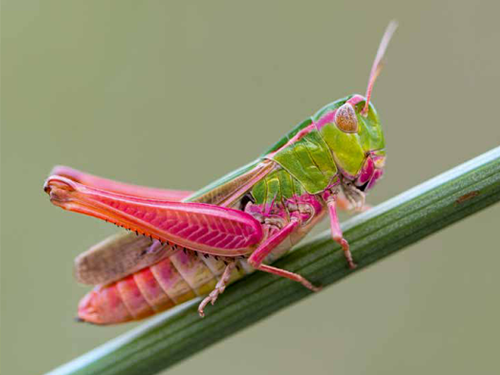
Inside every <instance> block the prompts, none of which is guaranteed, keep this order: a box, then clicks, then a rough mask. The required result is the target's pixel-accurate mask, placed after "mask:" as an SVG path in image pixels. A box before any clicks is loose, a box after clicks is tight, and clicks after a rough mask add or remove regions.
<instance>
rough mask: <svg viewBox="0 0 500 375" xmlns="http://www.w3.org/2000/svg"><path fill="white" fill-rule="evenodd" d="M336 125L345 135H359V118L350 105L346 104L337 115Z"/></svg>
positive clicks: (339, 109)
mask: <svg viewBox="0 0 500 375" xmlns="http://www.w3.org/2000/svg"><path fill="white" fill-rule="evenodd" d="M335 124H336V125H337V127H338V128H339V129H340V130H342V131H343V132H344V133H357V131H358V118H357V116H356V111H355V110H354V108H353V106H352V105H351V104H350V103H345V104H344V105H343V106H341V107H340V108H338V109H337V112H336V113H335Z"/></svg>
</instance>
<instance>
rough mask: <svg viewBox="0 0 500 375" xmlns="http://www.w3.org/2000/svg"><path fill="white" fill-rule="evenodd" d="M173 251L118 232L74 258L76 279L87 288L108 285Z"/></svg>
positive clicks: (139, 237)
mask: <svg viewBox="0 0 500 375" xmlns="http://www.w3.org/2000/svg"><path fill="white" fill-rule="evenodd" d="M173 251H175V250H174V249H173V248H172V246H170V245H161V244H160V243H159V242H158V241H156V240H151V239H150V238H148V237H144V236H136V235H135V233H134V234H131V233H119V234H116V235H114V236H111V237H108V238H107V239H105V240H104V241H101V242H99V243H98V244H96V245H94V246H92V247H91V248H90V249H89V250H87V251H86V252H84V253H82V254H80V255H79V256H77V257H76V259H75V268H74V273H75V278H76V280H77V281H78V282H79V283H82V284H87V285H98V284H109V283H110V282H112V281H116V280H119V279H121V278H123V277H125V276H128V275H129V274H131V273H134V272H136V271H139V270H141V269H142V268H144V267H147V266H149V265H151V264H154V263H156V262H159V261H160V260H162V259H163V258H165V257H167V256H169V255H170V254H172V253H173Z"/></svg>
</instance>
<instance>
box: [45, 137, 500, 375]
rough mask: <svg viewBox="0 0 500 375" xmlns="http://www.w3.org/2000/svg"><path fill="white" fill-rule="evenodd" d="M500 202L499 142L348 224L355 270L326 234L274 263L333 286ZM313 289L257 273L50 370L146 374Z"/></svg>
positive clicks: (346, 229)
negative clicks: (203, 305)
mask: <svg viewBox="0 0 500 375" xmlns="http://www.w3.org/2000/svg"><path fill="white" fill-rule="evenodd" d="M498 200H500V147H498V148H495V149H493V150H491V151H489V152H487V153H485V154H483V155H481V156H479V157H477V158H475V159H473V160H471V161H469V162H467V163H464V164H462V165H460V166H458V167H456V168H453V169H452V170H450V171H448V172H445V173H443V174H442V175H439V176H437V177H435V178H433V179H431V180H429V181H427V182H425V183H423V184H421V185H419V186H417V187H415V188H413V189H411V190H409V191H407V192H405V193H403V194H401V195H398V196H397V197H395V198H392V199H390V200H389V201H387V202H385V203H383V204H381V205H379V206H377V207H375V208H373V209H372V210H370V211H368V212H365V213H363V214H360V215H358V216H356V217H355V218H353V219H351V220H349V221H347V222H345V223H344V225H343V230H344V234H345V236H346V238H347V239H348V240H349V242H350V244H351V250H352V252H353V255H354V258H355V259H356V261H357V263H358V268H357V269H356V270H355V271H351V270H349V269H348V268H347V267H346V263H345V259H344V257H343V254H342V252H341V251H340V248H339V246H338V245H337V244H335V243H333V242H332V241H331V240H330V236H329V233H323V234H322V235H320V236H318V237H316V238H315V239H314V240H312V241H310V242H308V243H305V244H303V245H301V246H300V247H298V248H297V249H296V250H295V251H293V252H292V253H290V254H289V255H288V256H286V257H285V258H283V259H281V260H279V261H278V262H276V263H275V265H276V266H278V267H280V268H285V269H288V270H292V271H295V272H299V273H301V274H302V275H304V276H306V277H307V278H309V279H310V280H311V281H313V282H315V283H317V284H322V285H325V286H326V285H329V284H332V283H334V282H336V281H338V280H340V279H342V278H344V277H346V276H348V275H350V274H352V273H356V272H362V270H363V268H364V267H366V266H368V265H370V264H372V263H375V262H377V261H379V260H381V259H382V258H384V257H386V256H388V255H390V254H392V253H394V252H396V251H398V250H401V249H403V248H405V247H406V246H408V245H410V244H412V243H414V242H416V241H418V240H420V239H422V238H424V237H426V236H428V235H430V234H432V233H434V232H436V231H438V230H440V229H442V228H444V227H446V226H448V225H450V224H452V223H454V222H456V221H458V220H461V219H463V218H465V217H467V216H469V215H471V214H473V213H474V212H477V211H479V210H481V209H483V208H486V207H487V206H489V205H491V204H493V203H495V202H497V201H498ZM310 294H311V293H310V292H308V291H307V290H306V289H305V288H304V287H302V286H301V285H299V284H296V283H293V282H291V281H288V280H285V279H281V278H277V277H274V276H271V275H268V274H264V273H254V274H252V275H250V276H248V277H247V278H245V279H243V280H241V281H239V282H237V283H235V284H233V285H231V286H230V287H229V288H228V289H227V291H226V292H225V293H224V295H222V297H221V298H220V299H219V300H218V301H217V303H216V304H215V306H213V307H209V308H208V309H207V316H206V318H204V319H200V318H199V317H198V313H197V311H196V308H197V304H198V302H199V300H194V301H191V302H190V303H188V304H185V305H182V306H179V307H177V308H175V309H174V310H171V311H169V312H167V313H164V314H162V315H160V316H158V317H156V318H153V319H150V320H149V321H146V322H145V323H144V324H142V325H141V326H139V327H137V328H135V329H133V330H131V331H130V332H128V333H126V334H124V335H122V336H120V337H118V338H116V339H115V340H112V341H110V342H108V343H106V344H104V345H102V346H101V347H98V348H96V349H94V350H92V351H90V352H88V353H87V354H85V355H83V356H81V357H79V358H77V359H75V360H73V361H71V362H69V363H67V364H65V365H63V366H61V367H59V368H57V369H55V370H53V371H52V372H50V373H49V374H50V375H70V374H71V375H76V374H87V375H90V374H99V375H118V374H120V375H134V374H137V375H139V374H140V375H147V374H154V373H156V372H158V371H160V370H163V369H166V368H168V367H170V366H172V365H173V364H175V363H177V362H179V361H181V360H182V359H184V358H187V357H189V356H191V355H193V354H195V353H196V352H198V351H201V350H203V349H204V348H206V347H207V346H209V345H211V344H213V343H215V342H217V341H219V340H221V339H223V338H224V337H227V336H229V335H231V334H233V333H235V332H237V331H239V330H241V329H243V328H245V327H247V326H249V325H250V324H252V323H254V322H256V321H258V320H260V319H262V318H265V317H266V316H269V315H271V314H272V313H274V312H276V311H278V310H280V309H282V308H285V307H286V306H289V305H291V304H293V303H294V302H296V301H298V300H300V299H302V298H305V297H307V296H308V295H310Z"/></svg>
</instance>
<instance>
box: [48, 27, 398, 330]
mask: <svg viewBox="0 0 500 375" xmlns="http://www.w3.org/2000/svg"><path fill="white" fill-rule="evenodd" d="M395 28H396V25H395V23H391V24H390V25H389V27H388V28H387V30H386V33H385V35H384V37H383V39H382V42H381V44H380V47H379V50H378V53H377V56H376V58H375V61H374V63H373V67H372V70H371V73H370V79H369V84H368V88H367V93H366V97H363V96H361V95H351V96H348V97H346V98H343V99H340V100H337V101H335V102H333V103H330V104H328V105H327V106H325V107H323V108H322V109H320V110H319V111H318V112H317V113H316V114H315V115H313V116H312V117H311V118H309V119H307V120H306V121H304V122H302V123H301V124H299V125H298V126H296V127H295V128H294V129H293V130H292V131H291V132H290V133H288V134H287V135H286V136H285V137H283V138H282V139H281V140H280V141H278V142H277V143H276V144H275V145H274V146H273V147H272V148H271V149H270V150H268V151H267V152H265V153H264V154H263V155H261V156H260V157H259V158H258V159H257V160H255V161H254V162H252V163H250V164H248V165H246V166H244V167H242V168H240V169H239V170H237V171H235V172H232V173H230V174H228V175H227V176H224V177H223V178H221V179H219V180H217V181H216V182H214V183H213V184H211V185H209V186H207V187H205V188H204V189H201V190H199V191H198V192H187V191H173V190H163V189H154V188H147V187H141V186H135V185H129V184H125V183H121V182H115V181H111V180H107V179H104V178H100V177H96V176H92V175H89V174H85V173H82V172H79V171H77V170H74V169H71V168H68V167H61V166H60V167H55V168H54V170H53V171H52V172H51V175H50V176H49V177H48V179H47V180H46V182H45V185H44V190H45V191H46V192H47V193H48V194H49V195H50V200H51V202H52V203H54V204H55V205H57V206H60V207H62V208H63V209H66V210H69V211H75V212H80V213H84V214H86V215H90V216H94V217H97V218H100V219H103V220H106V221H109V222H111V223H114V224H116V225H118V226H122V227H124V228H126V229H128V230H130V231H132V232H134V233H122V234H120V235H117V236H114V237H111V238H109V239H107V240H105V241H103V242H101V243H99V244H97V245H96V246H94V247H93V248H91V249H90V250H89V251H87V252H85V253H83V254H82V255H80V256H79V257H78V258H77V259H76V262H75V263H76V267H75V269H76V277H77V279H78V280H79V281H80V282H82V283H85V284H93V285H97V286H96V287H95V288H94V290H93V291H91V292H90V293H88V294H87V295H86V296H85V297H84V298H83V299H82V301H81V302H80V305H79V308H78V316H79V318H80V319H81V320H83V321H88V322H91V323H95V324H113V323H120V322H126V321H130V320H137V319H142V318H145V317H147V316H150V315H152V314H155V313H157V312H160V311H163V310H166V309H168V308H170V307H172V306H174V305H176V304H179V303H182V302H184V301H187V300H189V299H192V298H194V297H196V296H203V295H207V294H208V296H206V297H205V298H204V299H203V300H202V302H201V303H200V305H199V308H198V311H199V314H200V316H202V317H203V316H204V309H205V307H206V306H207V304H208V303H212V304H213V303H214V302H215V301H216V300H217V298H218V296H219V295H220V294H221V293H223V292H224V290H225V288H226V286H227V284H228V283H229V282H231V281H233V280H236V279H238V278H240V277H242V276H243V275H244V274H246V273H249V272H252V271H253V270H259V271H263V272H268V273H271V274H274V275H277V276H281V277H285V278H288V279H290V280H293V281H296V282H299V283H301V284H302V285H304V286H305V287H306V288H308V289H310V290H312V291H318V290H319V289H320V288H319V287H316V286H314V285H313V284H312V283H311V282H309V281H308V280H306V279H305V278H304V277H302V276H300V275H298V274H295V273H292V272H290V271H286V270H283V269H279V268H276V267H273V266H271V265H269V263H271V262H272V261H273V260H274V259H276V258H277V257H279V256H281V255H283V254H284V253H286V252H287V251H288V250H289V249H290V248H291V247H292V246H293V245H294V244H296V243H297V242H298V241H300V240H301V239H302V238H303V237H304V236H305V235H306V234H307V233H308V232H309V231H310V229H311V228H312V227H313V226H314V225H316V223H317V222H318V221H319V220H321V219H322V218H323V217H324V216H325V215H326V214H327V213H328V215H329V217H330V224H331V232H332V238H333V239H334V240H335V241H336V242H338V243H339V244H340V245H341V247H342V249H343V251H344V254H345V256H346V259H347V262H348V265H349V266H350V267H351V268H354V267H355V263H354V261H353V258H352V255H351V252H350V250H349V244H348V243H347V241H346V239H345V238H344V237H343V235H342V231H341V229H340V225H339V221H338V217H337V209H338V208H340V209H362V208H363V207H365V206H364V201H365V200H364V198H365V192H366V191H367V190H369V189H371V188H372V187H373V186H374V185H375V183H376V182H377V181H378V179H379V178H380V177H381V176H382V173H383V167H384V162H385V151H384V147H385V145H384V137H383V133H382V129H381V127H380V123H379V119H378V115H377V113H376V111H375V109H374V107H373V106H372V104H371V103H370V96H371V92H372V88H373V84H374V82H375V80H376V78H377V76H378V74H379V72H380V68H381V60H382V57H383V54H384V52H385V49H386V47H387V44H388V41H389V39H390V37H391V36H392V33H393V32H394V30H395Z"/></svg>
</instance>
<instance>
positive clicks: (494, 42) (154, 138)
mask: <svg viewBox="0 0 500 375" xmlns="http://www.w3.org/2000/svg"><path fill="white" fill-rule="evenodd" d="M2 5H3V7H2V8H3V9H2V55H3V56H2V94H3V95H2V99H3V100H2V134H1V156H2V158H1V172H2V176H1V177H2V190H1V194H2V209H1V214H2V217H1V219H2V234H1V241H2V243H1V245H2V254H1V256H2V262H1V267H2V268H1V282H2V291H1V307H2V310H1V319H2V320H1V366H2V367H1V372H2V374H41V373H44V372H45V371H48V370H50V369H52V368H54V367H56V366H58V365H60V364H62V363H64V362H66V361H68V360H70V359H72V358H74V357H76V356H78V355H80V354H82V353H85V352H86V351H88V350H90V349H91V348H94V347H96V346H97V345H99V344H102V343H104V342H106V341H107V340H109V339H111V338H113V337H115V336H117V335H119V334H120V333H122V332H124V331H126V330H129V329H130V328H132V327H133V326H135V324H128V325H122V326H118V327H95V326H90V325H85V324H78V323H75V322H74V321H73V317H74V315H75V312H76V306H77V303H78V300H79V299H80V298H81V297H82V296H83V294H84V293H85V292H86V290H87V288H85V287H83V286H79V285H77V284H76V282H75V281H74V280H73V276H72V261H73V258H74V257H75V256H76V255H77V254H78V253H80V252H82V251H84V250H86V249H87V248H88V247H89V246H91V245H92V244H94V243H95V242H97V241H99V240H101V239H102V238H103V237H105V236H107V235H110V234H112V233H115V231H116V230H117V229H116V228H115V227H114V226H111V225H107V224H106V223H104V222H101V221H98V220H95V219H90V218H88V217H84V216H80V215H77V214H72V213H67V212H63V211H62V210H61V209H59V208H56V207H53V206H52V205H51V204H50V203H49V201H48V198H47V196H46V195H45V194H44V193H43V191H42V184H43V180H44V178H45V177H46V176H47V174H48V172H49V171H50V169H51V168H52V166H53V165H55V164H65V165H69V166H72V167H75V168H79V169H82V170H85V171H89V172H92V173H94V174H97V175H101V176H105V177H109V178H114V179H118V180H123V181H128V182H133V183H137V184H144V185H149V186H157V187H170V188H180V189H197V188H199V187H202V186H203V185H205V184H207V183H208V182H210V181H212V180H213V179H215V178H216V177H219V176H221V175H223V174H225V173H226V172H228V171H230V170H232V169H234V168H236V167H238V166H240V165H242V164H244V163H246V162H248V161H250V160H251V159H253V158H254V157H256V156H257V155H258V154H259V153H260V152H261V151H263V150H264V149H265V148H267V147H268V146H269V145H270V144H272V143H273V142H275V141H276V140H277V139H278V138H279V137H280V136H281V135H283V134H284V133H285V132H287V131H288V130H289V129H290V128H291V127H292V126H294V125H295V124H296V123H298V122H299V121H301V120H303V119H304V118H305V117H306V116H309V115H310V114H312V113H313V112H314V111H315V110H317V109H318V108H319V107H320V106H322V105H324V104H326V103H327V102H329V101H332V100H335V99H337V98H340V97H343V96H345V95H347V94H350V93H354V92H359V93H364V90H365V87H366V81H367V77H368V72H369V69H370V66H371V63H372V59H373V57H374V55H375V51H376V48H377V45H378V43H379V40H380V37H381V36H382V33H383V31H384V28H385V26H386V25H387V23H388V22H389V20H391V19H393V18H395V19H397V20H398V21H399V23H400V28H399V30H398V31H397V33H396V36H395V38H394V40H393V43H392V44H391V46H390V48H389V52H388V59H387V62H388V63H387V65H386V67H385V69H384V71H383V73H382V75H381V77H380V79H379V81H378V83H377V85H376V87H375V90H374V103H375V104H376V106H377V108H378V111H379V113H380V116H381V119H382V121H383V126H384V129H385V133H386V140H387V145H388V146H387V149H388V165H387V170H386V176H385V178H384V179H383V181H382V182H381V183H379V185H378V187H377V188H376V189H375V190H374V191H373V193H371V195H370V196H369V200H370V202H371V203H373V204H377V203H379V202H381V201H383V200H385V199H387V198H390V197H392V196H394V195H396V194H398V193H400V192H402V191H404V190H406V189H408V188H410V187H412V186H414V185H415V184H418V183H420V182H422V181H424V180H426V179H428V178H430V177H432V176H434V175H436V174H438V173H440V172H442V171H445V170H447V169H449V168H451V167H452V166H454V165H456V164H458V163H461V162H464V161H466V160H468V159H469V158H472V157H474V156H476V155H478V154H480V153H482V152H484V151H487V150H489V149H491V148H493V147H496V146H498V145H499V144H500V126H499V124H498V107H499V96H498V88H499V87H500V70H499V69H498V67H499V63H500V49H499V40H500V26H499V24H498V14H500V5H499V3H498V2H494V1H489V2H488V1H475V2H470V1H451V0H450V1H430V0H425V1H418V2H402V1H313V0H310V1H307V2H291V1H281V2H277V1H252V2H248V1H246V2H243V1H210V2H205V1H196V2H194V1H185V2H180V1H179V2H173V1H143V2H138V1H105V2H103V1H79V2H77V1H32V0H29V1H28V0H26V1H14V0H5V1H3V4H2ZM499 215H500V206H498V205H497V206H495V207H493V208H490V209H488V210H487V211H485V212H482V213H480V214H477V215H475V216H473V217H471V218H469V219H467V220H465V221H463V222H461V223H459V224H456V225H454V226H453V227H451V228H448V229H446V230H445V231H443V232H440V233H438V234H436V235H433V236H432V237H431V238H428V239H426V240H425V241H422V242H420V243H418V244H416V245H414V246H411V247H410V248H408V249H407V250H405V251H404V252H400V253H398V254H397V255H395V256H393V257H391V258H389V259H387V260H385V261H383V262H381V263H379V264H377V265H376V266H374V267H371V268H369V269H367V270H365V271H363V272H360V273H358V274H356V275H355V276H353V277H350V278H348V279H347V280H345V281H343V282H341V283H339V284H337V285H336V286H335V287H330V288H328V289H327V290H325V291H323V292H322V293H320V294H317V295H315V296H313V297H311V298H308V299H307V300H305V301H303V302H301V303H298V304H296V305H294V306H293V307H291V308H288V309H286V311H282V312H280V313H279V314H276V315H274V316H273V317H271V318H269V319H267V320H265V321H263V322H260V323H259V324H257V325H255V326H253V327H251V328H249V329H246V330H245V331H243V332H241V333H239V334H237V335H235V336H234V337H232V338H230V339H227V340H225V341H222V342H220V343H218V344H217V345H214V346H212V347H211V348H209V349H207V350H205V351H204V352H203V353H201V354H198V355H196V356H194V357H193V358H191V359H189V360H187V361H185V362H183V363H181V364H180V365H178V366H177V367H176V368H175V370H174V371H176V374H193V373H201V372H203V373H208V374H219V375H220V374H235V373H237V374H241V375H244V374H255V373H259V374H272V373H287V374H304V373H314V374H333V373H334V374H367V373H384V374H422V373H454V374H470V373H478V374H479V373H480V374H491V373H493V372H494V371H495V370H494V369H495V368H496V369H497V370H498V337H499V335H500V324H499V320H498V317H499V316H500V301H499V289H498V286H499V285H500V273H499V272H498V264H499V263H500V252H499V251H498V250H499V244H498V238H499V237H498V228H499ZM326 228H327V225H326V223H324V224H323V225H322V228H320V229H326ZM208 313H210V312H209V311H208Z"/></svg>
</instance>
